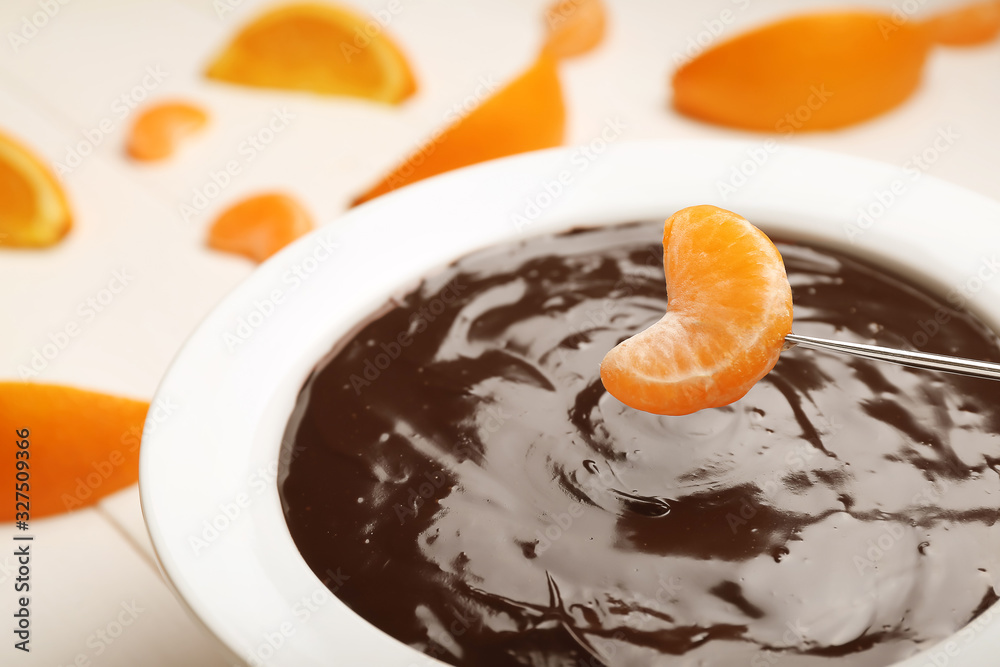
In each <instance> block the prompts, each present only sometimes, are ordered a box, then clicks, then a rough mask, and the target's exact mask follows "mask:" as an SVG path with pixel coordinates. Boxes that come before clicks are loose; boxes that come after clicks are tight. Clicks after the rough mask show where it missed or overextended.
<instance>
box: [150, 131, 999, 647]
mask: <svg viewBox="0 0 1000 667" xmlns="http://www.w3.org/2000/svg"><path fill="white" fill-rule="evenodd" d="M740 173H742V174H743V175H744V176H745V179H742V180H741V179H740V178H739V177H738V174H740ZM747 174H749V175H747ZM744 180H745V182H743V181H744ZM720 184H725V185H726V186H729V187H720ZM737 186H738V187H737ZM560 188H561V192H559V190H560ZM724 195H725V196H724ZM890 199H891V200H892V201H890ZM704 203H712V204H716V205H719V206H722V207H724V208H729V209H732V210H735V211H737V212H738V213H740V214H742V215H744V216H745V217H747V218H749V219H750V220H751V221H753V222H757V223H759V224H760V225H762V226H763V227H764V229H765V230H766V231H768V232H769V233H775V234H779V235H781V236H784V237H786V238H787V237H791V238H804V239H816V240H822V241H825V242H826V243H828V244H831V243H832V244H839V245H845V244H846V245H847V246H848V247H849V248H850V249H852V250H853V251H854V252H856V253H859V254H863V255H869V256H876V257H878V258H881V260H882V261H883V263H884V264H887V265H890V266H892V267H893V268H896V269H897V270H900V269H901V270H903V271H904V272H907V271H908V272H909V273H910V274H911V275H913V276H914V277H915V278H917V279H919V280H921V281H923V282H927V281H928V280H930V281H931V282H932V283H938V284H939V285H944V286H957V285H961V284H965V283H966V282H967V281H968V280H969V279H970V277H972V276H974V275H975V274H976V271H977V270H979V269H980V268H981V267H982V265H983V261H984V260H987V259H990V258H991V256H992V253H993V251H994V249H996V248H997V247H998V246H1000V204H998V203H996V202H993V201H991V200H988V199H986V198H983V197H981V196H979V195H976V194H973V193H970V192H968V191H966V190H963V189H961V188H958V187H955V186H952V185H949V184H947V183H944V182H942V181H939V180H936V179H934V178H931V177H928V176H921V175H919V174H917V177H916V178H914V174H913V172H912V171H910V172H907V171H904V170H902V169H901V168H897V167H892V166H889V165H883V164H878V163H873V162H868V161H864V160H859V159H855V158H850V157H845V156H841V155H835V154H829V153H821V152H817V151H812V150H805V149H801V148H792V147H784V146H781V147H777V148H775V145H774V144H772V143H767V144H750V143H737V142H705V141H696V142H694V141H690V142H669V143H667V142H663V143H646V144H622V145H616V146H611V147H610V148H608V149H607V150H606V151H604V152H603V153H602V154H600V155H599V156H596V157H595V158H593V159H591V158H588V157H587V156H586V154H584V153H582V152H579V151H576V150H574V149H558V150H551V151H543V152H539V153H533V154H528V155H523V156H518V157H514V158H509V159H505V160H499V161H495V162H491V163H487V164H483V165H479V166H476V167H472V168H469V169H463V170H459V171H456V172H453V173H450V174H446V175H444V176H441V177H438V178H434V179H431V180H429V181H426V182H423V183H419V184H417V185H415V186H413V187H410V188H406V189H404V190H402V191H400V192H397V193H393V194H390V195H387V196H385V197H381V198H379V199H377V200H375V201H373V202H371V203H369V204H367V205H365V206H362V207H360V208H357V209H355V210H352V211H350V212H349V213H347V214H346V215H344V216H343V217H342V218H340V219H338V220H337V221H335V222H333V223H331V224H329V225H326V226H325V227H323V228H321V229H319V230H317V231H315V232H313V233H312V234H310V235H309V236H307V237H305V238H303V239H301V240H299V241H298V242H296V243H295V244H293V245H292V246H290V247H289V248H286V249H285V250H284V251H282V252H281V253H280V254H278V255H277V256H276V257H274V258H273V259H271V260H269V261H268V262H266V263H265V264H264V265H263V266H261V267H260V269H258V270H257V271H256V272H255V273H254V274H253V275H252V276H251V277H250V278H249V279H248V280H247V281H246V282H244V283H243V284H242V285H240V286H239V287H238V288H237V289H236V290H234V291H233V293H232V294H230V295H229V296H228V297H227V298H226V299H225V300H224V301H223V302H222V303H221V304H219V306H218V307H217V308H216V309H215V310H214V311H213V312H212V313H211V315H210V316H209V317H208V318H207V319H206V320H205V321H204V322H203V323H202V324H201V326H200V327H198V329H197V331H196V332H195V333H194V335H192V336H191V338H190V340H188V341H187V343H186V344H185V345H184V348H183V349H182V350H181V352H180V354H179V355H178V357H177V359H176V360H175V361H174V362H173V364H172V366H171V368H170V370H169V371H168V372H167V374H166V377H165V378H164V379H163V382H162V383H161V385H160V388H159V390H158V392H157V395H156V398H155V399H154V403H153V404H154V408H155V406H157V405H158V404H159V405H160V406H167V405H169V406H173V409H172V410H169V411H168V410H159V411H158V410H156V409H154V410H151V411H150V417H149V419H148V420H147V423H146V430H145V433H144V434H143V441H142V457H141V462H140V491H141V496H142V506H143V512H144V513H145V517H146V522H147V524H148V526H149V533H150V536H151V537H152V541H153V545H154V547H155V548H156V552H157V555H158V557H159V559H160V564H161V566H162V569H163V571H164V573H165V575H166V577H167V578H168V580H169V581H170V582H171V583H172V585H173V586H174V588H175V589H176V591H177V593H178V594H179V595H180V596H181V597H182V598H183V600H184V601H185V602H186V603H187V604H188V605H189V607H190V608H191V610H192V611H193V612H194V614H195V615H196V616H197V617H198V618H200V619H201V621H202V622H203V623H204V624H205V625H206V626H207V627H208V628H209V629H210V630H211V631H212V632H213V633H214V634H215V635H216V636H217V637H218V638H219V639H220V640H221V641H222V642H223V643H224V644H225V645H226V646H227V647H228V648H229V649H230V650H231V651H232V652H233V653H234V654H236V655H237V656H239V657H240V659H242V660H244V661H246V662H248V663H250V664H254V665H256V664H269V665H289V666H294V667H306V666H308V665H327V664H331V663H332V662H333V661H335V662H336V663H337V664H346V665H355V664H356V665H379V666H380V667H402V666H404V665H441V664H443V663H440V662H438V661H436V660H432V659H430V658H429V657H427V656H424V655H423V654H421V653H419V652H417V651H415V650H414V649H411V648H409V647H408V646H405V645H404V644H402V643H400V642H398V641H396V640H394V639H392V638H390V637H389V636H388V635H386V634H385V633H383V632H381V631H380V630H378V629H376V628H374V627H373V626H371V625H369V624H368V623H367V622H366V621H364V620H363V619H361V618H360V617H359V616H357V615H356V614H355V613H354V612H352V611H351V610H350V609H348V608H347V607H346V606H345V605H344V604H343V603H341V602H340V601H339V600H338V599H337V598H336V597H334V596H333V595H331V594H330V593H329V592H328V590H327V589H326V587H324V586H323V584H322V583H321V582H320V580H319V579H318V578H317V577H316V576H315V575H314V574H313V573H312V571H311V570H310V569H309V567H308V566H307V565H306V563H305V561H304V560H303V559H302V557H301V556H300V555H299V553H298V550H297V549H296V547H295V545H294V543H293V542H292V538H291V536H290V534H289V532H288V529H287V527H286V525H285V521H284V518H283V515H282V511H281V505H280V502H279V499H278V490H277V485H276V482H275V479H276V471H277V459H278V452H279V448H280V446H281V438H282V435H283V433H284V430H285V426H286V421H287V419H288V416H289V414H290V412H291V409H292V406H293V403H294V401H295V398H296V394H297V392H298V390H299V388H300V387H301V385H302V383H303V381H304V380H305V378H306V376H307V374H308V373H309V372H310V370H311V369H312V368H313V366H314V365H315V364H316V362H317V361H318V360H319V359H320V358H321V357H322V356H323V355H324V354H325V353H326V352H327V351H328V350H329V348H330V347H331V346H332V344H333V343H334V342H335V341H336V340H337V339H338V338H339V337H340V336H342V335H343V334H345V333H346V332H347V331H348V329H349V328H351V327H352V325H354V324H355V323H356V322H358V321H359V320H360V319H362V318H363V317H365V316H366V315H368V314H369V313H370V312H372V311H373V310H374V309H375V308H376V306H378V305H380V304H381V303H384V301H385V300H386V299H387V298H388V297H389V296H390V295H391V294H394V293H399V292H400V291H401V290H403V289H406V288H407V287H408V286H412V285H414V284H415V283H416V281H417V280H418V279H419V278H420V277H421V276H423V275H425V274H426V273H428V272H429V271H431V270H433V269H435V268H436V267H439V266H442V265H444V264H446V263H448V262H449V261H451V260H453V259H456V258H458V257H459V256H461V255H463V254H465V253H467V252H469V251H471V250H474V249H477V248H480V247H483V246H487V245H490V244H494V243H498V242H503V241H509V240H512V239H515V238H518V237H521V236H530V235H535V234H539V233H543V232H550V231H555V230H562V229H565V228H568V227H570V226H574V225H599V224H608V223H617V222H627V221H632V220H648V219H662V218H665V217H666V216H668V215H669V214H671V213H673V212H674V211H676V210H677V209H680V208H682V207H685V206H689V205H692V204H704ZM859 210H866V211H867V212H868V214H869V215H870V218H869V219H870V220H871V221H872V222H871V223H870V224H869V223H868V222H867V220H865V219H863V218H862V219H861V222H862V224H861V225H858V220H859ZM865 226H867V229H865V228H864V227H865ZM858 232H860V233H858ZM852 238H853V242H852ZM334 246H335V247H334ZM917 274H919V275H917ZM970 306H971V307H972V308H973V309H974V310H977V311H978V312H979V313H980V315H982V316H984V318H985V319H986V320H987V321H988V322H989V323H990V324H991V325H992V326H994V327H996V325H997V323H1000V280H996V281H993V282H988V281H987V282H985V283H984V284H982V285H981V287H980V289H979V291H978V292H977V293H976V294H975V295H974V297H973V298H972V301H971V303H970ZM168 412H170V414H169V415H168V414H167V413H168ZM981 619H982V622H980V623H979V624H976V625H974V626H971V627H969V628H966V629H964V630H963V631H961V632H960V633H958V634H956V635H955V636H954V637H952V638H951V639H949V640H946V641H945V642H942V643H941V644H939V645H938V646H935V647H932V648H930V649H928V650H927V651H925V652H924V653H922V654H921V655H919V656H916V657H914V658H911V659H908V660H906V661H904V662H902V663H899V665H900V666H901V667H902V666H904V665H905V666H906V667H924V666H925V665H927V666H930V665H940V664H944V663H942V662H941V661H942V660H944V661H945V662H946V663H947V664H948V665H949V667H968V666H972V665H992V664H995V661H996V657H995V656H997V655H1000V610H998V609H997V608H994V609H992V610H990V611H988V612H987V613H986V614H985V615H984V616H983V617H981Z"/></svg>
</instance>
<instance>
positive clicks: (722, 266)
mask: <svg viewBox="0 0 1000 667" xmlns="http://www.w3.org/2000/svg"><path fill="white" fill-rule="evenodd" d="M663 267H664V271H665V272H666V278H667V312H666V314H665V315H664V316H663V317H662V318H661V319H660V320H659V321H657V322H656V323H655V324H653V325H652V326H650V327H649V328H648V329H646V330H644V331H642V332H640V333H638V334H636V335H635V336H632V337H631V338H629V339H627V340H625V341H622V342H621V343H619V344H618V345H617V346H616V347H615V348H614V349H612V350H611V351H610V352H608V354H607V355H606V356H605V357H604V360H603V361H602V362H601V380H602V381H603V382H604V386H605V388H606V389H607V390H608V392H609V393H610V394H611V395H612V396H614V397H615V398H617V399H618V400H620V401H621V402H622V403H625V404H626V405H629V406H631V407H633V408H636V409H637V410H644V411H646V412H652V413H655V414H661V415H686V414H690V413H692V412H696V411H698V410H702V409H704V408H713V407H720V406H723V405H728V404H730V403H732V402H734V401H736V400H739V399H740V398H742V397H743V396H744V395H745V394H746V393H747V392H748V391H749V390H750V388H751V387H753V385H754V384H755V383H756V382H757V381H758V380H760V379H761V378H762V377H764V376H765V375H767V373H768V372H770V370H771V369H772V368H774V365H775V363H777V361H778V356H779V354H780V353H781V349H782V346H783V344H784V339H785V336H786V335H787V334H788V333H789V332H790V331H791V328H792V292H791V287H790V286H789V284H788V277H787V276H786V274H785V265H784V263H783V262H782V260H781V255H780V254H779V253H778V249H777V248H775V247H774V244H773V243H771V241H770V239H768V238H767V236H766V235H765V234H764V233H763V232H761V231H760V230H759V229H757V228H756V227H754V226H753V225H751V224H750V223H749V222H747V221H746V220H745V219H744V218H742V217H740V216H738V215H736V214H735V213H732V212H730V211H726V210H724V209H721V208H717V207H715V206H692V207H689V208H685V209H682V210H680V211H678V212H677V213H675V214H674V215H672V216H671V217H670V219H668V220H667V221H666V224H665V225H664V228H663Z"/></svg>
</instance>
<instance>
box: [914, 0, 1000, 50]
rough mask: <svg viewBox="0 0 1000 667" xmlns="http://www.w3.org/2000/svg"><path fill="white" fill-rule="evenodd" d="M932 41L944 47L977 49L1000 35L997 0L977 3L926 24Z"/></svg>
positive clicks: (949, 12) (999, 4) (947, 12)
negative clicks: (977, 46) (976, 47)
mask: <svg viewBox="0 0 1000 667" xmlns="http://www.w3.org/2000/svg"><path fill="white" fill-rule="evenodd" d="M927 28H928V30H929V32H930V36H931V39H932V40H934V41H935V42H936V43H938V44H944V45H946V46H976V45H979V44H986V43H988V42H991V41H993V40H994V39H996V37H997V35H998V34H1000V0H990V1H989V2H976V3H973V4H971V5H966V6H964V7H959V8H957V9H953V10H951V11H946V12H942V13H941V14H938V15H937V16H933V17H931V18H930V19H928V21H927Z"/></svg>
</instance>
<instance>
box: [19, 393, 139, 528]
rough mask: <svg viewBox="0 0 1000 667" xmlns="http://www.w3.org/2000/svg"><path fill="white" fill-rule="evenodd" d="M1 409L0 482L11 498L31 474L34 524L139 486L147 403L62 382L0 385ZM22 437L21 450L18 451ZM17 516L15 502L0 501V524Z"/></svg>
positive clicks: (31, 513)
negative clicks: (0, 462)
mask: <svg viewBox="0 0 1000 667" xmlns="http://www.w3.org/2000/svg"><path fill="white" fill-rule="evenodd" d="M0 406H2V409H0V430H2V431H3V434H4V438H3V443H2V444H0V449H2V450H3V452H4V453H3V459H4V460H5V461H6V462H8V465H5V466H2V467H0V484H3V485H4V487H5V488H8V489H10V490H11V493H13V490H14V489H15V482H18V481H19V480H20V481H23V480H24V475H22V476H21V477H20V478H18V477H17V473H18V472H26V473H28V477H29V478H30V482H29V484H30V492H29V495H30V496H31V501H30V502H31V505H30V517H31V519H41V518H43V517H46V516H51V515H53V514H60V513H62V512H67V511H69V510H73V509H79V508H81V507H86V506H89V505H93V504H94V503H96V502H97V501H99V500H100V499H101V498H103V497H105V496H107V495H109V494H111V493H114V492H115V491H118V490H120V489H123V488H125V487H126V486H130V485H132V484H135V483H136V482H137V481H138V479H139V441H140V437H141V435H142V428H143V424H144V422H145V420H146V412H147V411H148V409H149V403H147V402H145V401H135V400H132V399H128V398H119V397H117V396H110V395H108V394H102V393H98V392H93V391H84V390H82V389H75V388H73V387H65V386H61V385H53V384H35V383H32V382H0ZM22 429H27V430H28V434H27V436H25V437H22V435H21V434H22V433H23V430H22ZM23 440H26V441H27V442H28V445H27V447H26V448H24V447H20V446H19V443H21V442H22V441H23ZM25 451H27V454H26V455H25V454H22V453H21V452H25ZM20 461H24V462H25V466H26V467H24V468H23V470H22V469H19V468H18V466H19V465H20V463H19V462H20ZM16 511H19V510H17V509H15V507H14V503H13V500H12V501H11V502H9V503H3V504H2V505H0V521H14V520H15V519H16V518H20V517H16V515H15V512H16Z"/></svg>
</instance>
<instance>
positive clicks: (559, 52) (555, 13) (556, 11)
mask: <svg viewBox="0 0 1000 667" xmlns="http://www.w3.org/2000/svg"><path fill="white" fill-rule="evenodd" d="M545 23H546V26H547V28H548V35H547V37H546V41H545V45H544V47H543V49H544V51H545V52H546V53H548V54H549V55H551V56H552V57H553V58H557V59H558V58H572V57H574V56H579V55H583V54H584V53H587V52H588V51H590V50H592V49H593V48H594V47H596V46H597V45H598V44H600V43H601V40H602V39H603V38H604V30H605V23H606V17H605V11H604V4H603V3H602V2H601V0H556V2H555V3H553V4H552V5H551V6H550V7H549V8H548V9H547V10H546V11H545Z"/></svg>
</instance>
